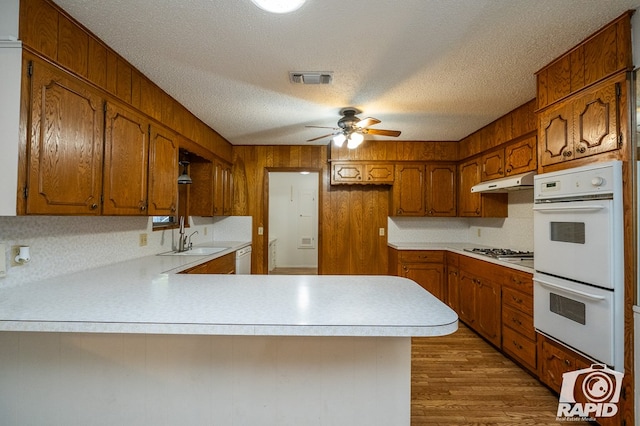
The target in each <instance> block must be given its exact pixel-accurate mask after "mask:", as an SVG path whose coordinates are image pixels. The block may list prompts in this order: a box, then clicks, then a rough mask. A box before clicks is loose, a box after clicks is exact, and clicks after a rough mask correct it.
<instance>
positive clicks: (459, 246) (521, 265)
mask: <svg viewBox="0 0 640 426" xmlns="http://www.w3.org/2000/svg"><path fill="white" fill-rule="evenodd" d="M387 245H388V246H389V247H391V248H394V249H396V250H448V251H451V252H454V253H458V254H462V255H465V256H469V257H473V258H475V259H480V260H484V261H485V262H489V263H495V264H496V265H500V266H506V267H507V268H512V269H516V270H518V271H522V272H528V273H530V274H533V260H522V261H515V260H514V261H509V260H498V259H495V258H493V257H489V256H483V255H481V254H477V253H471V252H468V251H465V249H471V248H474V247H477V248H491V247H488V246H483V245H481V244H470V243H447V242H443V243H402V242H394V243H392V242H389V243H387Z"/></svg>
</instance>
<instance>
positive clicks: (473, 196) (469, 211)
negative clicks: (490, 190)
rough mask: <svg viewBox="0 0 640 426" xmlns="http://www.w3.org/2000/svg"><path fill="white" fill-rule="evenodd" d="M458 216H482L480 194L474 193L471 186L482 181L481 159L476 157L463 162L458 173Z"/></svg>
mask: <svg viewBox="0 0 640 426" xmlns="http://www.w3.org/2000/svg"><path fill="white" fill-rule="evenodd" d="M458 176H459V179H460V184H459V185H458V216H471V217H477V216H480V213H481V211H480V206H481V199H480V194H478V193H472V192H471V187H473V185H476V184H477V183H479V182H480V159H479V158H475V159H472V160H469V161H466V162H464V163H462V164H461V165H460V166H459V173H458Z"/></svg>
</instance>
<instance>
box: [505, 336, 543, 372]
mask: <svg viewBox="0 0 640 426" xmlns="http://www.w3.org/2000/svg"><path fill="white" fill-rule="evenodd" d="M502 350H503V351H504V352H506V353H507V354H509V355H511V356H512V357H514V358H515V359H517V360H518V361H520V362H521V363H522V364H523V365H524V366H525V367H528V368H529V369H530V370H532V371H536V369H537V363H536V358H537V352H536V342H534V341H531V340H529V339H527V338H526V337H524V336H523V335H521V334H518V333H516V332H515V331H514V330H512V329H510V328H508V327H505V328H504V330H502Z"/></svg>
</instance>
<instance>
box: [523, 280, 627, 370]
mask: <svg viewBox="0 0 640 426" xmlns="http://www.w3.org/2000/svg"><path fill="white" fill-rule="evenodd" d="M614 312H615V309H614V300H613V291H612V290H606V289H602V288H597V287H593V286H589V285H585V284H580V283H576V282H573V281H567V280H563V279H560V278H556V277H550V276H548V275H544V274H540V273H535V274H534V276H533V324H534V326H535V328H536V329H537V330H539V331H540V332H542V333H544V334H546V335H548V336H550V337H552V338H554V339H555V340H558V341H559V342H562V343H565V344H566V345H568V346H571V347H573V348H574V349H576V350H578V351H580V352H582V353H584V354H586V355H588V356H590V357H592V358H594V359H595V360H597V361H600V362H604V363H606V364H608V365H610V366H613V365H614V361H615V353H614V352H615V345H614V342H615V338H616V336H615V332H616V331H615V329H614Z"/></svg>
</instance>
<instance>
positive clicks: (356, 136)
mask: <svg viewBox="0 0 640 426" xmlns="http://www.w3.org/2000/svg"><path fill="white" fill-rule="evenodd" d="M363 140H364V136H363V135H362V133H358V132H353V133H351V134H350V135H349V138H348V140H347V148H349V149H354V148H357V147H358V146H360V144H361V143H362V141H363Z"/></svg>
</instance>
